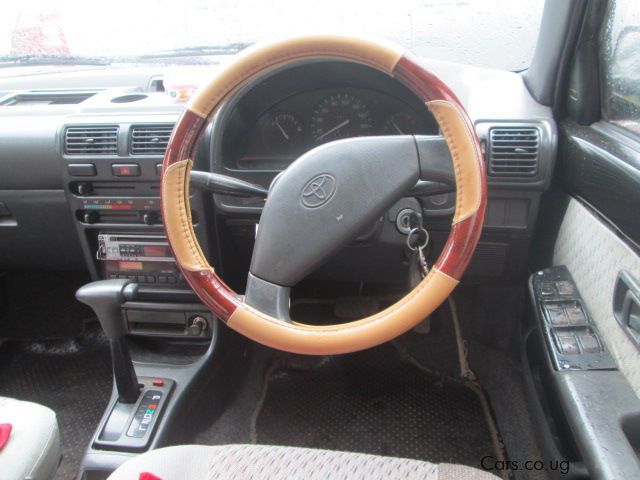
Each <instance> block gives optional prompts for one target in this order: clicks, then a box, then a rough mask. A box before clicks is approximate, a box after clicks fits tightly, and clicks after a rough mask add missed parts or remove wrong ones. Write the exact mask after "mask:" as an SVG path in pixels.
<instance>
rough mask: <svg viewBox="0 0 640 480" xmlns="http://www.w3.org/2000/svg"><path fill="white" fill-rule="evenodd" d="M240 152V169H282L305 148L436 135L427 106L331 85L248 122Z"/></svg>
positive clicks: (296, 96)
mask: <svg viewBox="0 0 640 480" xmlns="http://www.w3.org/2000/svg"><path fill="white" fill-rule="evenodd" d="M247 123H248V125H249V127H248V129H247V130H246V134H245V135H244V139H243V141H242V142H241V145H240V147H239V148H238V150H237V157H236V161H235V164H236V165H235V168H237V169H239V170H283V169H285V168H286V167H287V166H288V165H289V164H290V163H291V162H292V161H293V160H295V159H296V158H298V157H299V156H301V155H302V154H304V153H305V152H307V151H309V150H311V149H313V148H315V147H317V146H318V145H322V144H323V143H327V142H331V141H333V140H338V139H342V138H350V137H360V136H367V135H413V134H425V135H429V134H437V133H438V127H437V124H435V121H434V120H433V118H432V117H431V115H430V114H429V113H428V111H427V110H426V108H425V109H424V111H422V112H418V111H416V109H415V107H414V106H413V105H410V104H408V103H406V102H405V101H403V100H400V99H398V98H396V97H394V96H391V95H388V94H386V93H383V92H380V91H376V90H370V89H364V88H329V89H320V90H314V91H308V92H303V93H298V94H294V95H292V96H290V97H288V98H286V99H284V100H282V101H281V102H279V103H277V104H275V105H273V106H271V107H270V108H268V109H267V110H266V111H264V112H263V113H261V114H260V115H259V116H258V117H257V118H255V119H253V120H252V121H251V120H250V121H249V122H247Z"/></svg>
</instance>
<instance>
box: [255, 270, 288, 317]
mask: <svg viewBox="0 0 640 480" xmlns="http://www.w3.org/2000/svg"><path fill="white" fill-rule="evenodd" d="M290 294H291V289H290V288H289V287H283V286H281V285H277V284H275V283H271V282H268V281H266V280H263V279H261V278H258V277H256V276H255V275H252V274H251V273H249V274H248V275H247V288H246V290H245V293H244V302H245V303H246V304H247V305H249V306H250V307H253V308H255V309H256V310H258V311H260V312H262V313H266V314H267V315H270V316H272V317H273V318H276V319H278V320H281V321H283V322H286V323H290V322H291V317H290V315H289V300H290Z"/></svg>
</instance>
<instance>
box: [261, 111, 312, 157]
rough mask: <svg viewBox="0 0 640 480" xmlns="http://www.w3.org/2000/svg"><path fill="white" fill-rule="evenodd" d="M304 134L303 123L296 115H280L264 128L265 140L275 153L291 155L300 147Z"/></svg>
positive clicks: (275, 116)
mask: <svg viewBox="0 0 640 480" xmlns="http://www.w3.org/2000/svg"><path fill="white" fill-rule="evenodd" d="M302 132H303V127H302V123H301V122H300V120H298V119H297V118H296V117H295V115H293V114H291V113H278V114H276V115H274V116H273V117H272V118H271V119H269V120H268V123H267V124H266V125H265V126H264V130H263V139H264V143H265V144H266V145H267V147H268V148H269V149H270V150H271V151H273V152H274V153H291V152H293V151H295V150H296V149H297V147H298V146H299V144H300V139H301V138H302Z"/></svg>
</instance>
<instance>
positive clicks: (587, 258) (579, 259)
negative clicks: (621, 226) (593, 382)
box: [553, 198, 640, 397]
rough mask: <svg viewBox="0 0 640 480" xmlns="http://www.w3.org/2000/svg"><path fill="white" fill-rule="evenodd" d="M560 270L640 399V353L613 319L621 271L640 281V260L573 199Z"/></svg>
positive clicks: (556, 260) (560, 245)
mask: <svg viewBox="0 0 640 480" xmlns="http://www.w3.org/2000/svg"><path fill="white" fill-rule="evenodd" d="M553 264H554V265H566V267H567V268H568V269H569V271H570V272H571V275H572V276H573V279H574V280H575V282H576V285H577V287H578V290H580V293H581V294H582V297H583V299H584V301H585V303H586V304H587V308H588V309H589V313H591V316H592V318H593V321H594V322H596V324H597V326H598V329H599V330H600V334H601V335H602V337H603V339H604V341H605V343H606V344H607V347H608V348H609V350H610V352H611V354H612V355H613V356H614V358H615V359H616V362H617V364H618V368H619V369H620V371H621V372H622V373H623V374H624V376H625V377H626V378H627V381H628V382H629V383H630V384H631V386H632V388H633V389H634V391H635V392H636V395H638V396H639V397H640V352H639V351H638V350H637V348H636V346H635V345H634V344H633V342H632V341H631V340H630V339H629V337H627V335H626V333H625V332H624V331H623V330H622V328H621V327H620V325H618V323H617V321H616V319H615V317H614V314H613V290H614V287H615V284H616V280H617V278H618V273H619V272H620V271H621V270H626V271H627V272H628V273H630V274H631V275H632V276H633V277H635V278H636V279H639V280H640V256H639V255H637V254H636V253H635V252H634V251H633V250H632V249H631V248H630V247H629V246H628V245H627V243H626V242H625V241H624V240H622V239H621V238H620V237H619V235H618V234H617V232H615V231H614V230H612V229H611V228H609V227H608V226H607V225H606V223H605V222H603V221H602V220H601V219H600V218H598V217H597V216H596V214H595V213H593V212H592V211H591V210H590V209H589V208H588V207H586V206H585V205H583V204H582V203H581V202H579V201H578V200H576V199H575V198H572V199H571V200H570V201H569V205H568V207H567V210H566V212H565V215H564V218H563V220H562V223H561V225H560V231H559V233H558V238H557V240H556V244H555V248H554V252H553Z"/></svg>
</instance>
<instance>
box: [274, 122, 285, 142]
mask: <svg viewBox="0 0 640 480" xmlns="http://www.w3.org/2000/svg"><path fill="white" fill-rule="evenodd" d="M274 123H275V124H276V127H278V130H280V132H281V133H282V136H283V137H284V138H285V139H286V140H289V135H287V132H285V131H284V128H282V125H280V123H279V122H278V120H276V121H275V122H274Z"/></svg>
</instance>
